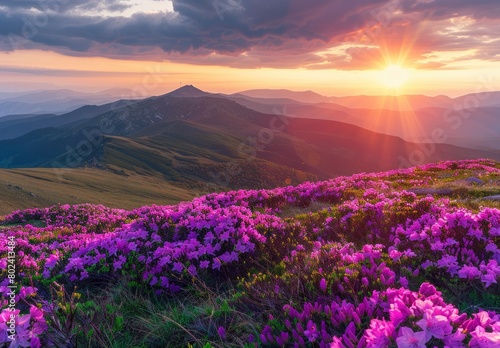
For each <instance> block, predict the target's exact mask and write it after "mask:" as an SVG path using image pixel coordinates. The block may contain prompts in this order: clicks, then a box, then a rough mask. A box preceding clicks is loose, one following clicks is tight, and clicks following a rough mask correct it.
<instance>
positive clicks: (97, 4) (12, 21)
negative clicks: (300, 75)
mask: <svg viewBox="0 0 500 348" xmlns="http://www.w3.org/2000/svg"><path fill="white" fill-rule="evenodd" d="M172 3H173V9H174V12H167V11H165V12H158V13H148V14H146V13H136V14H135V15H133V16H131V17H107V16H104V15H102V16H96V15H94V16H91V15H88V14H85V13H86V12H85V11H86V10H92V11H91V12H92V13H95V10H96V9H101V8H102V9H103V11H104V10H108V11H116V10H120V9H125V8H127V7H128V6H129V3H128V2H126V1H121V0H107V1H83V0H72V1H69V0H45V2H44V1H43V0H39V1H32V0H18V1H15V2H13V1H7V0H0V50H3V51H11V50H15V49H23V48H42V49H51V50H54V51H58V52H61V53H63V54H69V55H78V56H86V55H87V56H104V57H113V58H118V57H119V58H122V59H123V58H125V59H139V58H146V59H151V60H174V61H182V62H191V63H197V64H220V65H227V66H233V67H248V68H251V67H307V68H310V69H320V68H329V69H331V68H337V69H347V70H352V69H369V68H379V67H380V65H381V64H383V63H384V62H385V63H387V62H388V61H393V60H398V61H400V62H402V63H404V64H407V65H413V66H415V67H417V68H419V67H421V68H430V67H433V66H435V67H437V66H441V67H442V66H444V67H445V66H446V64H448V63H450V61H448V62H437V61H436V62H429V61H425V59H426V56H427V55H428V54H430V53H432V52H439V51H463V50H476V52H477V53H476V58H479V59H486V60H493V61H495V60H500V57H499V55H498V54H499V52H498V49H497V48H496V47H497V46H498V42H495V41H494V40H495V38H497V37H499V35H500V25H499V24H497V22H498V18H499V17H500V7H499V6H497V0H482V1H481V0H475V1H468V0H434V1H432V0H420V1H409V0H391V1H387V0H350V1H327V0H310V1H303V0H272V1H270V0H173V1H172ZM43 4H44V5H46V6H45V8H46V10H44V7H43V6H42V5H43ZM103 13H105V12H103ZM25 39H27V40H25ZM345 45H351V47H350V48H347V49H345V50H344V51H343V52H340V53H339V52H336V53H327V54H324V53H323V54H321V52H325V51H326V52H327V51H329V50H332V49H335V48H338V47H343V46H345Z"/></svg>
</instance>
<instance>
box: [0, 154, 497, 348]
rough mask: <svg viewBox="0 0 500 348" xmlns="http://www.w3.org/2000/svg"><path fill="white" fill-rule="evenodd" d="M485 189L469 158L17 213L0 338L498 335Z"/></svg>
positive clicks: (2, 237) (491, 168)
mask: <svg viewBox="0 0 500 348" xmlns="http://www.w3.org/2000/svg"><path fill="white" fill-rule="evenodd" d="M499 194H500V163H498V162H493V161H489V160H475V161H458V162H452V161H449V162H442V163H437V164H429V165H425V166H421V167H416V168H410V169H404V170H394V171H390V172H382V173H374V174H358V175H353V176H350V177H339V178H336V179H331V180H327V181H321V182H316V183H313V182H309V183H303V184H301V185H298V186H288V187H282V188H276V189H271V190H240V191H232V192H227V193H213V194H210V195H207V196H203V197H200V198H196V199H194V200H193V201H191V202H185V203H182V204H178V205H171V206H148V207H143V208H140V209H135V210H129V211H127V210H121V209H111V208H106V207H104V206H97V205H77V206H69V205H63V206H54V207H52V208H50V209H27V210H23V211H16V212H14V213H12V214H9V215H7V216H4V217H2V218H0V256H2V259H1V260H0V271H1V272H2V274H1V275H2V277H1V278H0V279H4V281H2V283H0V286H3V287H2V288H0V289H2V293H3V295H0V303H1V304H2V315H0V340H1V341H0V344H2V343H3V345H4V346H6V347H9V346H12V345H11V341H12V338H14V339H16V340H18V341H17V343H20V344H21V345H24V346H28V345H31V346H32V347H40V346H43V347H77V346H78V347H148V348H149V347H204V348H209V347H293V346H297V347H399V348H402V347H411V346H417V347H444V346H448V347H498V346H499V345H500V307H499V303H500V282H499V281H500V266H499V263H500V210H499V208H500V204H499V201H498V195H499ZM492 196H493V197H492ZM495 196H496V198H495ZM495 199H496V200H495ZM9 252H10V253H9ZM14 266H15V267H14ZM7 274H11V276H9V277H10V278H9V277H7ZM9 279H12V282H11V283H10V284H11V285H13V286H15V287H16V288H15V292H16V293H17V294H18V296H17V297H16V299H15V303H14V304H13V306H12V309H13V313H14V318H13V319H12V325H13V327H15V329H16V331H15V332H12V335H13V336H11V337H10V338H9V337H8V336H7V333H8V334H10V332H7V331H6V329H5V328H8V326H7V325H10V323H8V321H7V320H8V318H9V317H8V316H7V314H9V313H10V311H9V308H10V307H9V302H8V301H7V300H8V299H9V298H10V297H8V296H9V295H8V292H9V289H8V288H6V287H5V285H8V284H9ZM1 330H4V331H1Z"/></svg>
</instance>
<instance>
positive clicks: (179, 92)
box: [167, 85, 210, 97]
mask: <svg viewBox="0 0 500 348" xmlns="http://www.w3.org/2000/svg"><path fill="white" fill-rule="evenodd" d="M167 95H169V96H172V97H205V96H207V95H210V93H207V92H204V91H202V90H201V89H198V88H196V87H195V86H193V85H184V86H182V87H181V88H178V89H176V90H175V91H172V92H170V93H168V94H167Z"/></svg>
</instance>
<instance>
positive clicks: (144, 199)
mask: <svg viewBox="0 0 500 348" xmlns="http://www.w3.org/2000/svg"><path fill="white" fill-rule="evenodd" d="M193 195H194V193H193V192H192V191H190V190H188V189H183V188H179V187H176V186H174V185H172V184H169V183H168V182H166V181H164V180H161V179H158V178H155V177H148V176H143V175H134V174H126V173H125V172H123V174H122V175H119V174H115V173H112V172H110V171H105V170H99V169H93V168H79V169H68V168H63V169H2V170H0V197H2V198H1V200H0V214H8V213H10V212H11V211H13V210H17V209H26V208H34V207H49V206H52V205H56V204H59V203H61V204H63V203H64V204H78V203H94V204H105V205H107V206H110V207H121V208H125V209H133V208H137V207H140V206H143V205H148V204H155V203H156V204H174V203H178V202H180V201H186V200H190V199H192V197H193Z"/></svg>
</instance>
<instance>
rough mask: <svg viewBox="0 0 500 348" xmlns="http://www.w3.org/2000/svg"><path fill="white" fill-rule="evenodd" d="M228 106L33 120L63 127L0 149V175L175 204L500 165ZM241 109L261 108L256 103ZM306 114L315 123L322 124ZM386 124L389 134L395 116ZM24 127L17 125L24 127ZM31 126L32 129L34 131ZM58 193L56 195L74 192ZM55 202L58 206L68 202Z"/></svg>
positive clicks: (200, 104) (153, 103) (476, 154)
mask: <svg viewBox="0 0 500 348" xmlns="http://www.w3.org/2000/svg"><path fill="white" fill-rule="evenodd" d="M231 98H234V96H232V97H228V96H224V95H217V94H211V93H206V92H203V91H201V90H199V89H197V88H196V87H194V86H184V87H182V88H180V89H178V90H176V91H173V92H171V93H168V94H165V95H162V96H158V97H151V98H148V99H145V100H140V101H128V102H126V101H122V102H121V103H123V104H119V103H118V104H111V105H114V106H115V108H111V107H110V104H108V105H104V106H87V107H83V108H80V109H77V110H75V111H74V112H72V113H69V114H66V115H63V116H38V117H39V119H38V120H37V117H35V118H33V120H37V122H43V120H45V121H46V123H47V125H49V121H50V122H53V121H54V120H55V119H57V120H59V118H61V117H62V118H61V120H64V122H66V123H65V124H64V125H63V127H50V128H38V129H36V130H34V131H32V132H29V133H27V134H24V135H22V136H20V137H17V138H15V139H8V140H2V141H0V167H2V168H11V169H12V168H16V169H17V170H18V171H17V172H16V173H17V174H22V172H23V170H22V168H48V169H49V170H52V171H57V170H58V168H71V169H72V170H73V173H74V175H75V176H79V175H80V176H81V180H82V182H86V183H88V187H89V188H92V187H93V188H96V187H99V185H97V184H94V183H91V182H89V180H88V175H87V174H84V173H82V172H79V171H80V170H81V168H88V170H93V171H95V172H94V173H101V174H102V175H97V177H102V181H105V180H107V179H105V178H113V177H115V176H117V177H119V178H123V177H125V176H128V177H129V178H131V177H134V178H136V179H137V180H138V181H135V182H134V181H133V180H132V179H130V180H131V181H130V185H134V184H139V185H140V182H141V180H142V179H141V180H139V179H138V178H148V180H149V179H151V180H155V182H165V183H168V186H167V187H170V186H171V185H174V186H175V187H176V188H178V189H179V190H181V191H182V194H181V195H180V196H182V197H192V196H195V195H197V194H200V193H207V192H213V191H224V190H228V189H236V188H248V189H250V188H271V187H276V186H280V185H286V184H298V183H300V182H304V181H311V180H316V179H327V178H331V177H335V176H339V175H350V174H353V173H359V172H373V171H383V170H389V169H393V168H398V167H403V166H408V165H412V164H417V163H418V162H433V161H439V160H445V159H446V160H459V159H468V158H493V159H500V152H499V151H494V150H479V149H468V148H463V147H457V146H453V145H448V144H432V143H431V144H418V143H412V142H408V141H405V140H403V139H402V138H401V137H398V136H394V135H387V134H382V131H383V132H389V131H388V130H387V129H380V128H379V129H378V130H379V131H380V132H374V131H372V130H368V129H365V128H366V125H365V124H363V126H364V128H361V127H359V126H357V125H353V124H349V123H347V122H339V121H338V120H344V119H346V118H347V119H350V121H351V122H352V123H356V122H358V123H359V124H361V123H362V121H363V118H362V115H358V116H357V119H356V121H355V120H354V119H352V118H351V114H349V113H347V112H345V111H344V110H342V108H343V107H340V108H338V110H331V109H326V108H320V107H318V106H315V105H305V104H301V103H298V102H295V104H287V108H290V109H287V110H292V112H294V113H297V114H296V116H295V117H286V116H282V115H279V114H277V113H264V112H259V111H256V110H253V109H251V108H248V107H247V106H244V105H241V104H240V103H238V102H236V101H234V100H231ZM252 98H253V97H252ZM240 99H244V100H245V101H246V102H250V103H258V104H260V103H259V100H258V99H255V98H254V99H253V100H251V99H248V97H247V98H240ZM240 101H241V100H240ZM281 101H282V100H281ZM260 105H264V104H260ZM272 105H273V104H272V103H271V104H268V106H272ZM308 112H311V113H314V115H319V114H321V113H323V114H322V115H324V119H316V118H314V117H312V116H311V114H308ZM349 112H351V111H349ZM332 114H334V115H335V117H330V118H334V119H336V120H331V119H327V118H328V116H331V115H332ZM297 115H299V116H300V115H302V116H304V117H297ZM387 115H388V116H387V117H389V118H391V117H392V118H394V122H393V123H394V125H398V123H397V121H396V120H397V117H400V116H401V114H400V113H399V112H397V111H392V112H387ZM306 116H308V117H306ZM31 119H32V118H22V119H19V120H17V122H20V123H19V124H27V125H28V124H30V123H29V122H28V121H29V120H31ZM12 121H13V120H12V119H10V120H7V121H6V122H5V123H4V125H5V124H8V122H12ZM71 121H72V122H71ZM37 122H34V123H33V124H35V125H36V126H37V127H40V126H41V123H37ZM365 123H366V124H368V125H372V123H370V122H365ZM391 124H392V122H391ZM394 127H395V128H397V127H396V126H394ZM415 162H417V163H415ZM30 170H31V169H30ZM39 170H42V169H39ZM6 173H7V172H6ZM9 174H12V173H11V172H9ZM59 181H61V180H59ZM118 181H120V180H118ZM62 187H63V189H62V190H61V191H64V190H68V192H73V189H74V188H72V187H67V186H64V185H63V186H62ZM126 187H128V186H126ZM145 187H148V188H150V187H151V186H150V185H147V184H145ZM115 188H116V187H115ZM112 191H113V190H111V189H110V190H109V191H108V192H112ZM104 192H105V191H103V192H102V194H104ZM99 195H100V194H99ZM75 196H78V195H75ZM119 196H120V195H119V194H118V195H117V196H116V197H119ZM62 198H64V199H67V195H62ZM139 201H141V200H140V199H139V200H138V201H137V202H139ZM71 202H73V201H72V200H71ZM111 202H113V200H111ZM141 202H142V201H141ZM40 204H42V202H40Z"/></svg>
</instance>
